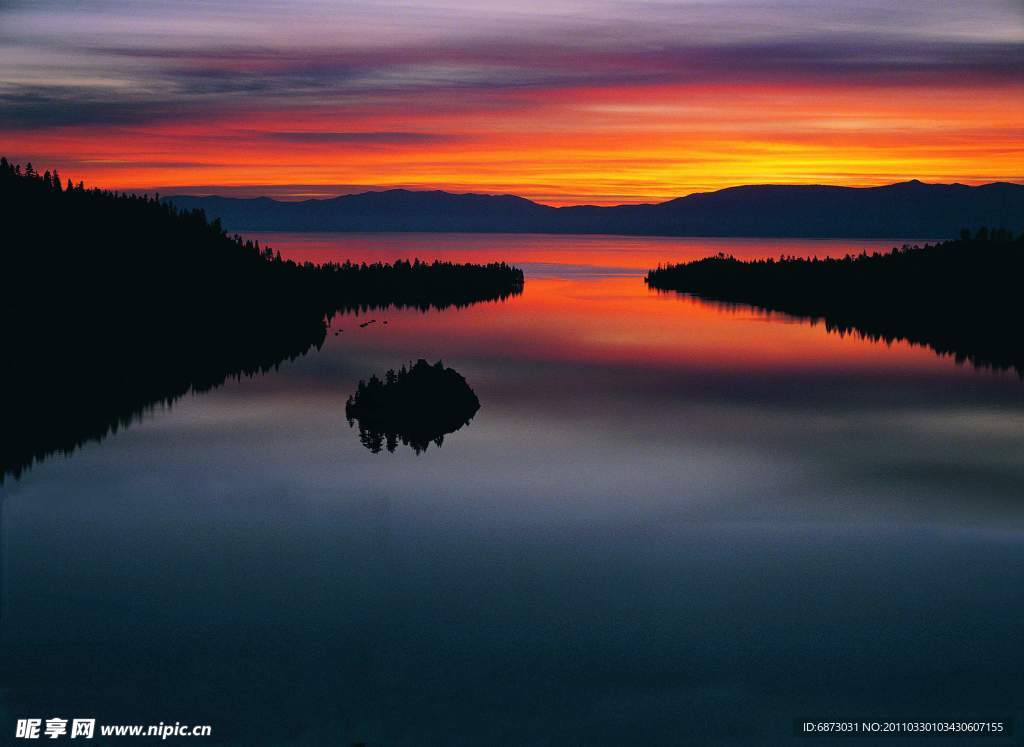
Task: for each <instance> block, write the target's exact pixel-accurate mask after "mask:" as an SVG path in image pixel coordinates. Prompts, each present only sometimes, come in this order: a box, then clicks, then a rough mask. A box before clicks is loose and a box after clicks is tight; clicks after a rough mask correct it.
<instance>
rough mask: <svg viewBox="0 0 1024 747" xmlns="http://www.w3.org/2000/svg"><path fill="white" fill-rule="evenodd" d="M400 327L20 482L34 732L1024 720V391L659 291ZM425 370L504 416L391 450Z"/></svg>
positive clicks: (314, 732) (242, 386)
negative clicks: (355, 400)
mask: <svg viewBox="0 0 1024 747" xmlns="http://www.w3.org/2000/svg"><path fill="white" fill-rule="evenodd" d="M430 238H431V240H434V238H435V237H430ZM410 240H412V239H410ZM417 240H419V241H422V240H424V239H422V238H421V239H417ZM559 240H560V241H571V237H568V238H567V237H562V238H560V239H559ZM273 243H274V244H275V245H278V244H279V243H280V242H273ZM338 251H341V248H339V249H338ZM570 251H575V250H572V247H571V246H570V247H568V248H567V252H570ZM750 251H751V252H753V251H756V247H754V246H751V247H750ZM465 252H466V259H471V256H470V254H469V249H468V248H467V249H465ZM771 252H772V253H777V252H776V251H775V249H772V250H771ZM420 254H421V256H423V255H422V252H420ZM380 258H382V259H383V258H386V256H385V255H381V257H380ZM671 258H672V257H665V259H671ZM511 259H513V260H515V259H516V257H514V256H513V257H511ZM580 264H587V263H586V262H582V263H580ZM591 264H593V265H595V266H602V267H605V266H613V265H616V264H619V262H618V260H615V261H604V260H601V261H597V260H594V261H593V262H592V263H591ZM643 264H644V266H649V265H648V264H647V260H646V259H645V260H644V261H643ZM655 264H656V262H655ZM373 317H374V318H376V319H377V323H375V324H371V325H367V326H366V327H360V326H359V324H358V323H355V320H354V319H353V318H352V317H348V316H345V317H337V318H335V320H334V325H333V327H332V329H331V332H330V334H329V335H328V337H327V339H326V340H325V341H324V343H323V344H322V346H321V349H320V350H319V351H318V352H316V353H315V354H307V355H305V356H302V357H301V358H298V359H296V360H295V361H294V362H293V363H291V364H289V365H287V366H281V367H280V369H279V370H272V371H270V372H269V373H268V374H266V375H262V376H256V377H253V378H251V379H250V378H242V379H241V380H238V381H228V382H227V383H226V384H225V385H224V386H221V387H219V388H217V389H216V390H214V391H210V392H208V393H206V394H203V395H202V396H194V397H193V396H186V397H183V398H182V399H180V400H179V401H178V402H176V404H175V406H174V408H173V409H171V410H168V411H166V412H160V413H158V415H157V416H155V417H152V418H147V419H146V420H145V422H143V423H140V424H137V425H136V426H134V427H132V428H130V429H127V430H126V431H124V432H120V433H118V435H117V436H116V437H113V438H108V439H106V440H105V441H104V442H103V443H102V444H93V445H90V446H87V447H85V448H82V449H80V450H78V451H77V452H76V453H75V455H74V456H73V457H72V458H70V459H50V460H47V461H46V463H44V464H40V465H38V466H37V467H35V468H34V469H33V470H32V471H31V472H30V473H28V474H26V475H24V477H23V479H22V480H20V481H16V482H14V481H12V482H10V483H9V484H8V485H7V486H6V487H5V488H4V489H6V490H9V491H10V493H9V495H8V496H7V498H6V500H5V501H4V504H3V511H4V513H3V531H2V538H3V543H4V546H3V557H4V561H5V565H4V576H3V590H2V596H3V599H4V608H3V619H2V624H0V654H2V656H0V662H2V666H0V715H3V716H4V717H6V716H7V715H10V717H11V718H10V719H7V723H11V719H13V718H14V717H15V714H20V715H23V716H29V715H37V714H38V715H40V716H43V717H44V718H46V717H49V716H52V715H60V714H65V715H73V714H75V713H77V714H79V715H83V716H93V715H95V716H96V717H97V718H100V719H106V720H107V721H108V722H110V723H123V722H135V723H156V722H158V721H160V720H164V721H165V722H166V721H168V719H179V718H180V719H181V720H182V721H183V722H184V721H185V720H186V719H187V720H189V721H190V722H193V723H212V724H214V727H215V732H214V733H215V735H216V738H217V739H218V741H219V743H223V744H226V745H239V747H242V746H243V745H244V746H245V747H250V746H255V745H273V746H274V747H277V746H278V745H296V746H297V745H321V744H343V745H344V744H352V743H357V742H364V743H371V744H387V745H411V746H414V745H422V744H466V745H477V744H553V743H556V744H587V745H601V744H637V743H643V744H650V745H677V744H680V743H692V744H735V745H763V744H772V745H774V744H786V743H788V741H789V740H790V738H791V734H792V728H793V720H794V719H795V718H799V717H801V716H803V715H804V714H811V713H814V714H832V713H834V709H835V708H836V707H837V705H836V704H837V703H838V704H841V705H842V706H843V708H844V709H846V710H847V711H849V712H851V713H859V714H864V715H867V714H872V715H875V714H879V713H882V712H884V713H885V714H886V717H890V716H892V717H896V716H903V717H906V718H910V719H920V718H922V717H925V718H941V717H948V716H949V715H950V714H957V717H958V718H959V717H962V716H967V715H968V714H974V715H976V716H978V717H979V718H981V717H984V718H992V717H998V718H1005V717H1007V716H1011V717H1013V718H1015V719H1017V720H1018V723H1020V720H1021V719H1024V711H1022V710H1021V704H1020V698H1019V693H1020V692H1022V687H1024V680H1022V673H1024V650H1022V649H1021V646H1020V645H1019V644H1020V641H1021V640H1022V638H1024V622H1022V621H1024V542H1022V541H1021V539H1022V537H1024V502H1022V501H1021V495H1020V485H1021V484H1024V454H1022V452H1021V444H1022V443H1024V397H1022V394H1024V388H1022V385H1021V383H1020V381H1019V380H1018V378H1017V377H1016V376H1015V375H1012V374H1005V373H1004V374H998V373H991V372H978V371H975V370H972V369H970V368H968V367H963V366H956V365H954V364H953V362H952V361H950V360H948V359H941V358H939V357H937V356H936V355H935V354H934V353H933V352H932V351H931V350H928V349H924V348H921V347H915V346H911V345H909V344H907V343H902V342H898V341H897V342H893V343H892V345H891V346H890V345H885V344H881V343H874V342H871V341H870V340H863V339H859V338H857V337H855V336H845V337H843V336H840V335H837V334H832V333H830V332H828V331H827V330H826V329H825V328H824V327H823V326H822V325H820V324H819V325H816V326H812V325H809V324H807V323H806V322H804V321H800V320H794V319H792V318H790V317H786V316H781V315H772V316H767V315H764V314H760V313H757V312H756V311H754V310H751V309H749V308H745V307H741V308H737V309H735V310H733V311H731V312H729V313H723V309H721V308H719V307H716V306H714V305H711V304H708V303H705V302H702V301H700V300H697V299H693V298H688V297H681V296H667V295H659V294H656V293H653V292H648V291H647V289H646V288H645V287H644V285H643V282H642V279H641V277H640V276H639V274H637V275H635V276H606V275H601V276H598V275H591V276H585V277H581V276H580V275H578V274H576V273H575V272H569V273H566V274H564V275H562V276H559V275H557V273H555V272H553V271H548V272H546V276H545V277H534V276H531V277H530V278H528V282H527V284H526V287H525V289H524V292H523V294H522V296H519V297H516V298H515V299H514V300H512V301H511V302H509V303H504V304H477V305H473V306H470V307H466V308H464V309H459V310H456V309H448V310H446V311H444V312H436V313H428V314H423V313H420V312H419V311H417V310H415V309H387V310H382V311H378V312H374V314H373ZM359 321H360V322H362V321H366V320H364V319H360V320H359ZM385 321H387V322H388V324H384V322H385ZM341 328H343V329H344V330H345V331H344V333H343V334H340V335H338V336H334V334H333V332H334V331H337V330H339V329H341ZM421 357H422V358H426V359H427V360H430V361H434V360H437V359H438V358H441V359H443V360H444V361H445V363H446V364H447V365H449V366H453V367H454V368H456V369H457V370H458V371H459V372H460V373H461V374H463V375H464V376H465V377H466V379H467V381H468V382H470V383H471V384H472V387H473V389H474V391H475V392H476V395H477V396H478V398H479V400H480V401H481V402H483V403H484V406H483V407H481V409H480V410H479V411H478V412H477V413H476V414H475V415H474V417H473V421H472V424H471V426H470V427H469V428H464V429H463V431H460V432H459V433H458V434H457V436H456V437H454V438H451V439H446V440H445V444H444V448H441V449H435V448H430V449H429V450H428V451H427V452H425V453H422V454H420V455H419V456H417V455H416V454H415V453H414V451H413V449H411V448H403V447H400V446H399V447H398V448H396V450H395V452H394V453H393V454H390V455H386V456H385V455H383V454H382V455H379V456H375V455H372V454H370V453H369V452H368V451H367V450H366V448H365V447H364V446H363V445H362V444H361V443H360V442H359V440H358V439H357V438H356V437H355V435H354V432H353V431H352V430H351V429H350V428H349V426H348V424H347V423H346V419H345V404H346V398H347V397H348V395H349V394H350V393H352V392H353V391H355V390H356V388H357V386H358V382H359V380H360V379H364V380H365V379H366V378H367V376H368V375H369V374H370V373H371V372H377V373H378V374H380V373H382V372H385V371H387V369H388V368H389V367H393V366H395V365H397V364H399V363H401V362H403V361H415V360H417V359H418V358H421ZM399 443H400V442H399ZM385 448H386V447H385ZM993 712H995V714H997V715H994V714H993Z"/></svg>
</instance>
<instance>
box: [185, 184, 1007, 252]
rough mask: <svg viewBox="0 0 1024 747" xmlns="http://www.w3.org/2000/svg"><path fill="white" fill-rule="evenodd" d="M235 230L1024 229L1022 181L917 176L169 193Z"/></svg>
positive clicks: (675, 232) (886, 234) (926, 234)
mask: <svg viewBox="0 0 1024 747" xmlns="http://www.w3.org/2000/svg"><path fill="white" fill-rule="evenodd" d="M167 199H168V200H171V201H172V202H174V204H176V205H177V206H179V207H181V208H187V209H191V208H202V209H203V210H204V211H206V214H207V217H209V218H210V219H211V220H212V219H214V218H220V220H221V223H222V224H223V225H224V226H225V227H226V228H228V229H229V230H233V231H242V230H250V231H351V232H357V231H358V232H385V231H424V232H467V233H591V234H592V233H606V234H623V235H646V236H780V237H853V238H870V237H880V238H892V237H907V238H922V239H923V238H951V237H953V236H956V235H957V234H958V233H959V231H960V229H961V228H972V229H973V228H978V227H980V226H990V227H1002V228H1009V229H1011V230H1013V231H1020V230H1024V185H1022V184H1014V183H1008V182H995V183H992V184H985V185H982V186H978V187H969V186H966V185H964V184H925V183H923V182H919V181H917V180H913V181H909V182H901V183H898V184H890V185H888V186H884V187H833V186H821V185H797V186H788V185H761V186H747V187H731V188H729V189H721V190H718V191H717V192H704V193H698V194H691V195H687V196H686V197H680V198H678V199H675V200H670V201H668V202H663V203H658V204H647V205H619V206H616V207H595V206H590V205H581V206H576V207H560V208H556V207H551V206H548V205H541V204H538V203H536V202H531V201H530V200H527V199H524V198H522V197H515V196H512V195H480V194H452V193H449V192H439V191H434V192H413V191H409V190H404V189H392V190H387V191H382V192H366V193H363V194H355V195H345V196H342V197H335V198H332V199H322V200H306V201H303V202H280V201H277V200H273V199H270V198H268V197H259V198H255V199H237V198H229V197H216V196H209V197H195V196H174V197H168V198H167Z"/></svg>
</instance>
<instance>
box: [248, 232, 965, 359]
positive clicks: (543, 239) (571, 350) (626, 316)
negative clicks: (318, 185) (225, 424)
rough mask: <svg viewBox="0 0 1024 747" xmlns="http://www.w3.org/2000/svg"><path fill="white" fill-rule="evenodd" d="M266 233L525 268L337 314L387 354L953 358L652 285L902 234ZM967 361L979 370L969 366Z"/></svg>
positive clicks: (338, 322)
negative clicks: (499, 285)
mask: <svg viewBox="0 0 1024 747" xmlns="http://www.w3.org/2000/svg"><path fill="white" fill-rule="evenodd" d="M260 238H261V241H263V242H266V243H270V244H271V245H273V246H275V247H278V248H280V249H281V251H282V254H283V255H285V256H287V257H290V258H294V259H297V260H310V261H318V262H320V261H327V260H333V261H341V260H343V259H346V258H348V259H352V260H354V261H378V260H380V261H392V260H394V259H396V258H399V257H403V258H410V259H411V258H414V257H419V258H421V259H425V260H431V259H449V260H454V261H473V262H485V261H498V260H507V261H509V262H512V263H514V264H520V265H522V266H524V267H525V268H526V271H527V282H526V287H525V289H524V292H523V293H522V295H520V296H516V297H514V298H511V299H508V300H507V301H504V302H497V303H483V304H478V305H475V306H472V307H469V308H465V309H459V310H455V309H451V310H448V311H445V312H442V313H440V314H439V313H438V312H428V313H425V314H424V313H422V312H419V311H416V310H409V309H405V310H395V309H388V310H384V311H374V312H370V313H369V314H367V315H366V317H365V318H375V319H377V320H378V321H379V322H381V323H380V324H376V325H372V326H369V327H366V328H360V327H359V326H358V324H357V323H355V320H353V319H352V318H351V317H346V316H342V317H338V318H336V319H335V321H334V328H335V329H341V330H344V331H343V332H342V333H341V334H340V335H339V336H337V337H333V336H332V337H331V338H329V339H330V343H329V344H330V345H331V346H334V345H339V346H359V347H360V348H371V349H377V350H379V351H380V352H381V354H382V356H383V355H384V354H385V353H387V354H388V355H397V354H398V352H397V351H399V350H401V351H403V352H402V355H405V354H406V353H407V352H408V351H409V350H417V349H418V347H419V346H420V345H422V347H423V350H422V352H421V353H419V354H421V355H423V356H424V357H432V358H437V357H442V358H444V359H446V360H458V358H459V357H461V356H470V355H472V356H475V357H481V358H498V359H502V358H507V359H508V360H509V361H512V360H513V359H514V360H515V361H519V362H521V361H523V360H524V359H528V360H531V361H535V362H536V363H538V364H543V363H544V362H546V361H550V362H560V363H564V362H578V363H586V364H588V365H607V366H615V367H630V366H638V367H657V368H685V369H701V370H705V371H715V370H733V371H735V370H761V371H766V372H767V371H774V372H785V371H808V370H820V371H825V370H831V371H843V370H850V371H853V370H860V371H864V370H877V371H886V372H893V373H898V372H899V371H901V370H911V369H912V370H925V369H939V368H941V369H943V370H945V371H946V372H949V370H951V369H953V368H955V366H954V364H953V363H952V361H951V360H949V359H948V358H947V359H940V358H939V357H938V356H936V355H935V354H934V353H933V352H932V351H930V350H929V349H927V348H924V347H921V346H917V345H911V344H908V343H906V342H894V343H893V344H891V345H887V344H885V343H883V342H875V341H871V340H866V339H861V338H860V337H858V336H857V335H846V336H841V335H838V334H835V333H831V332H829V331H828V330H826V329H825V326H824V324H823V323H818V324H815V325H812V324H811V323H809V322H808V321H807V320H801V319H794V318H791V317H788V316H786V315H783V314H772V313H768V312H764V311H761V310H757V309H753V308H751V307H748V306H736V307H729V306H727V305H723V304H719V303H713V302H708V301H703V300H700V299H697V298H694V297H690V296H685V295H680V294H675V293H659V292H656V291H652V290H650V289H648V288H647V286H646V285H645V284H644V282H643V276H642V271H643V270H644V269H646V268H648V267H652V266H655V265H657V264H658V262H667V261H675V260H679V259H687V258H693V257H700V256H706V255H707V254H709V253H714V252H717V251H725V252H728V253H732V254H736V255H737V256H743V257H765V256H777V255H779V254H807V255H814V254H817V255H818V256H825V255H842V254H846V253H848V252H858V251H861V250H862V249H867V250H869V251H874V250H876V249H877V250H884V249H887V248H889V247H891V246H893V245H894V244H898V243H903V242H901V241H892V240H890V241H865V240H834V241H818V240H807V241H794V240H762V239H713V238H712V239H708V238H700V239H674V238H667V239H662V238H645V237H610V236H584V237H580V236H566V237H559V236H518V235H517V236H508V235H482V236H481V235H434V234H392V235H372V236H360V235H338V234H334V235H325V234H320V235H317V234H300V235H294V234H292V235H286V234H275V235H270V234H264V235H261V236H260ZM362 320H363V319H361V321H362ZM385 320H387V321H388V324H387V325H384V324H383V321H385ZM439 330H441V331H440V333H439ZM427 340H429V344H428V343H426V342H425V341H427ZM504 351H508V352H507V354H506V353H505V352H504ZM961 370H962V371H964V373H965V375H969V374H970V369H969V368H962V369H961Z"/></svg>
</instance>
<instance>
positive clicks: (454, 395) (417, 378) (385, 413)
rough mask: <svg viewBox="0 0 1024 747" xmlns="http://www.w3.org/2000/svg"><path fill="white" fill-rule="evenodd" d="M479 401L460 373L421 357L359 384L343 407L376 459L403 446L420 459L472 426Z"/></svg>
mask: <svg viewBox="0 0 1024 747" xmlns="http://www.w3.org/2000/svg"><path fill="white" fill-rule="evenodd" d="M479 409H480V400H479V399H477V396H476V394H475V393H474V392H473V390H472V389H471V388H470V386H469V384H467V383H466V380H465V378H463V377H462V375H461V374H459V373H458V372H457V371H456V370H454V369H452V368H445V366H444V364H443V363H441V361H438V362H437V363H435V364H433V365H431V364H429V363H427V362H426V361H425V360H423V359H422V358H421V359H419V360H418V361H416V363H414V364H413V365H412V366H410V367H408V368H407V367H406V366H402V368H401V369H399V370H398V371H397V372H396V371H394V370H390V371H388V372H387V373H386V374H385V375H384V379H383V380H382V379H380V378H378V377H377V376H371V377H370V379H369V381H362V380H360V382H359V386H358V387H357V389H356V392H355V394H353V395H352V396H351V397H349V398H348V402H347V403H346V404H345V416H346V417H347V418H348V424H349V426H350V427H351V426H353V425H354V424H355V423H356V422H357V421H358V423H359V440H360V441H361V442H362V444H363V446H365V447H366V448H367V449H369V450H370V451H372V452H373V453H375V454H377V453H380V451H382V450H383V449H384V448H385V447H386V448H387V450H388V451H389V452H393V451H394V450H395V449H396V448H397V446H398V443H399V442H401V443H403V444H405V445H406V446H408V447H410V448H411V449H412V450H413V451H415V452H416V453H417V454H420V453H422V452H423V451H426V449H427V447H428V446H429V445H430V444H431V442H433V443H434V445H436V446H441V444H442V443H443V442H444V437H445V436H446V435H448V434H449V433H454V432H455V431H457V430H459V429H460V428H461V427H462V426H464V425H468V424H469V421H470V420H472V419H473V416H474V415H475V414H476V411H477V410H479Z"/></svg>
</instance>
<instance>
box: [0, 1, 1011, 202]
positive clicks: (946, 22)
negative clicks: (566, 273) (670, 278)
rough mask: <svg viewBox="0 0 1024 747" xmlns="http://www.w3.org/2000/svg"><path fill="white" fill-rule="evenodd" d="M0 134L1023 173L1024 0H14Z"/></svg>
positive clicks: (496, 188)
mask: <svg viewBox="0 0 1024 747" xmlns="http://www.w3.org/2000/svg"><path fill="white" fill-rule="evenodd" d="M0 142H2V146H0V152H3V153H4V154H5V155H7V156H8V157H9V158H12V159H13V160H17V161H21V162H25V161H32V162H34V163H35V164H36V165H37V167H40V168H52V167H54V166H57V167H59V168H60V170H61V172H62V173H63V174H64V175H65V176H70V177H72V178H74V179H75V180H76V181H77V180H78V179H85V180H86V181H87V182H89V183H92V184H97V185H102V186H106V187H113V188H119V189H139V190H141V189H145V190H157V189H158V190H160V191H161V192H164V193H165V194H170V193H172V192H178V193H186V192H187V193H193V194H195V193H210V192H216V193H220V194H232V195H257V194H268V195H271V196H277V197H282V198H287V199H295V198H298V197H305V196H328V195H335V194H340V193H345V192H353V191H362V190H365V189H371V188H382V187H393V186H403V187H409V188H415V189H427V188H430V189H433V188H441V189H449V190H452V191H479V192H510V193H515V194H519V195H523V196H525V197H529V198H532V199H536V200H538V201H541V202H547V203H550V204H571V203H581V202H585V203H597V204H608V203H618V202H641V201H656V200H663V199H668V198H671V197H676V196H679V195H683V194H687V193H690V192H694V191H705V190H709V189H717V188H721V187H725V186H731V185H736V184H751V183H766V182H771V183H809V182H813V183H830V184H848V185H873V184H883V183H889V182H893V181H901V180H906V179H911V178H918V179H922V180H924V181H960V182H965V183H982V182H989V181H997V180H1003V181H1024V2H1022V0H977V1H976V2H955V1H953V0H949V1H938V0H935V1H932V0H900V1H899V2H893V1H892V0H884V1H881V0H852V1H850V2H846V1H845V0H843V1H842V2H828V1H827V0H791V1H789V2H766V1H761V2H757V1H751V2H748V1H746V0H742V1H741V0H704V1H701V2H682V1H678V2H670V1H668V0H618V1H612V0H527V1H526V2H523V1H514V0H508V1H507V2H502V3H497V2H494V3H488V2H480V1H479V0H475V1H470V0H407V1H406V2H401V3H384V2H366V1H363V0H360V1H358V2H326V1H325V0H294V1H289V2H286V1H285V0H247V1H245V2H242V1H241V0H237V1H236V0H202V1H201V2H190V1H184V0H177V1H176V2H150V1H149V0H130V1H129V0H90V1H89V2H56V1H54V0H30V1H26V2H22V1H20V0H13V2H12V0H4V1H3V2H2V3H0Z"/></svg>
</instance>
